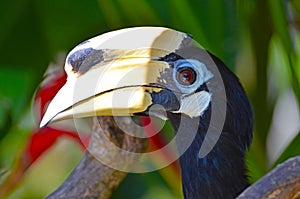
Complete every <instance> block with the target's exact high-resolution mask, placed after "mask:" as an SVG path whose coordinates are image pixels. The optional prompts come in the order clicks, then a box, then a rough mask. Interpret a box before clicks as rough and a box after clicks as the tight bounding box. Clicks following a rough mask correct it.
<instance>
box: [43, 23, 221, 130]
mask: <svg viewBox="0 0 300 199" xmlns="http://www.w3.org/2000/svg"><path fill="white" fill-rule="evenodd" d="M65 71H66V72H67V75H68V79H67V82H66V84H65V85H64V86H63V87H62V88H61V90H60V91H59V92H58V93H57V95H56V96H55V97H54V99H53V100H52V102H51V103H50V104H49V106H48V109H47V111H46V113H45V115H44V117H43V119H42V122H41V124H40V125H41V127H43V126H45V125H47V124H48V123H51V122H56V121H60V120H64V119H70V118H81V117H90V116H96V115H99V116H128V115H137V114H143V115H149V114H150V113H151V114H153V115H155V116H157V117H160V118H163V119H167V116H166V115H167V114H168V113H173V114H180V113H181V114H185V115H187V116H189V117H191V118H193V117H198V116H200V115H201V114H202V113H203V112H204V111H205V110H206V109H207V108H208V106H209V104H210V102H211V98H212V92H210V91H209V88H208V86H207V85H208V84H207V83H208V81H209V80H211V79H212V78H213V77H214V76H216V75H215V74H214V73H215V72H216V71H218V70H217V69H216V67H215V63H214V61H213V60H212V58H211V57H210V56H209V54H208V53H207V52H206V51H205V50H203V49H202V48H201V47H200V46H199V45H198V44H197V43H196V42H195V41H194V40H193V39H192V37H191V36H190V35H188V34H186V33H182V32H178V31H175V30H172V29H168V28H161V27H137V28H128V29H123V30H117V31H113V32H109V33H105V34H103V35H100V36H98V37H95V38H92V39H90V40H87V41H85V42H83V43H81V44H79V45H78V46H76V47H75V48H74V49H73V50H72V51H71V52H70V53H69V54H68V56H67V58H66V62H65ZM221 90H222V89H221Z"/></svg>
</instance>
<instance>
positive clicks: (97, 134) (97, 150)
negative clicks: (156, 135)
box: [47, 117, 146, 199]
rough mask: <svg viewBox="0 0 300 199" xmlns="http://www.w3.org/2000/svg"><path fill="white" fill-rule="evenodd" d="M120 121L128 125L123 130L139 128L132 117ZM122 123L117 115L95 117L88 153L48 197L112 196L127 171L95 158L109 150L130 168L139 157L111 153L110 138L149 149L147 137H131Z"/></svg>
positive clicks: (137, 149)
mask: <svg viewBox="0 0 300 199" xmlns="http://www.w3.org/2000/svg"><path fill="white" fill-rule="evenodd" d="M119 121H120V122H119V123H118V125H124V126H123V127H122V129H124V128H126V129H127V130H128V131H130V132H135V131H136V130H137V129H136V128H137V125H136V124H135V123H134V121H133V120H131V119H129V118H128V117H121V118H120V120H119ZM118 125H117V124H116V123H115V122H114V119H113V117H97V118H94V126H93V134H92V137H91V141H90V145H89V150H88V151H87V152H86V153H85V154H84V156H83V158H82V160H81V161H80V163H79V164H78V165H77V167H76V168H75V169H74V170H73V172H72V173H71V174H70V176H69V177H68V178H67V179H66V180H65V181H64V183H63V184H62V185H61V186H60V187H59V188H58V189H57V190H55V191H54V192H53V193H52V194H50V195H49V196H48V197H47V199H62V198H66V199H67V198H74V199H76V198H100V199H106V198H109V197H110V195H111V193H112V191H113V190H114V189H115V188H116V187H117V186H118V185H119V184H120V182H121V181H122V180H123V179H124V177H125V176H126V173H125V172H121V171H118V170H115V169H112V168H110V167H108V166H106V165H105V164H103V163H101V162H100V161H99V160H97V159H96V158H95V157H97V156H98V155H101V153H105V155H109V156H111V159H114V160H115V163H116V164H122V166H123V167H130V166H131V165H132V164H134V163H135V161H137V160H135V159H133V158H130V157H126V156H124V155H123V154H122V153H121V154H116V153H114V152H110V151H109V148H107V145H106V143H107V139H109V140H110V141H111V142H113V143H114V144H115V145H117V146H118V147H120V148H122V149H124V150H125V151H131V152H143V151H144V150H145V148H146V147H145V146H146V140H145V139H140V138H135V137H131V136H129V135H127V134H125V133H123V131H122V130H121V129H120V128H119V127H118ZM102 155H103V154H102ZM122 155H123V156H122Z"/></svg>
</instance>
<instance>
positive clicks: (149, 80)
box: [41, 27, 253, 199]
mask: <svg viewBox="0 0 300 199" xmlns="http://www.w3.org/2000/svg"><path fill="white" fill-rule="evenodd" d="M65 70H66V72H67V74H68V79H67V83H66V84H65V85H64V86H63V87H62V88H61V90H60V91H59V92H58V93H57V95H56V96H55V98H54V99H53V100H52V102H51V103H50V104H49V106H48V109H47V111H46V113H45V115H44V117H43V120H42V122H41V127H43V126H45V125H47V124H48V123H52V122H56V121H61V120H65V119H70V118H82V117H90V116H133V115H151V114H152V115H154V116H156V117H159V118H162V119H168V120H170V122H171V124H172V126H173V128H174V131H175V135H176V136H175V138H176V144H177V150H178V153H179V154H180V155H181V156H180V158H179V163H180V167H181V175H182V187H183V192H184V197H185V198H186V199H196V198H205V199H207V198H235V197H236V196H237V195H238V194H239V193H241V192H242V191H243V190H244V189H245V188H246V187H247V186H248V185H249V183H248V180H247V168H246V164H245V152H246V150H247V148H248V147H249V146H250V144H251V140H252V128H253V127H252V126H253V124H252V121H253V119H252V109H251V105H250V103H249V100H248V98H247V96H246V94H245V91H244V90H243V88H242V86H241V84H240V82H239V80H238V78H237V77H236V76H235V75H234V74H233V73H232V72H231V71H230V70H229V69H228V68H227V67H226V66H225V64H224V63H223V62H222V61H220V60H219V59H218V58H216V57H215V56H214V55H212V54H210V53H209V52H207V51H206V50H204V49H203V48H202V47H201V46H200V45H199V44H198V43H196V42H195V41H194V40H193V39H192V36H191V35H189V34H186V33H182V32H178V31H175V30H172V29H169V28H163V27H136V28H127V29H122V30H117V31H113V32H109V33H105V34H103V35H100V36H97V37H95V38H92V39H90V40H87V41H85V42H83V43H81V44H79V45H78V46H77V47H75V48H74V49H73V50H72V51H71V52H70V53H69V54H68V56H67V58H66V62H65Z"/></svg>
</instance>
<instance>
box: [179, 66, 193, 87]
mask: <svg viewBox="0 0 300 199" xmlns="http://www.w3.org/2000/svg"><path fill="white" fill-rule="evenodd" d="M176 79H177V81H178V82H179V83H180V84H182V85H184V86H189V85H192V84H193V83H195V81H196V72H195V71H194V70H193V69H192V68H190V67H180V68H179V69H178V71H177V75H176Z"/></svg>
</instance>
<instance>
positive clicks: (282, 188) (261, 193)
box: [237, 156, 300, 199]
mask: <svg viewBox="0 0 300 199" xmlns="http://www.w3.org/2000/svg"><path fill="white" fill-rule="evenodd" d="M273 198H274V199H275V198H281V199H297V198H300V156H297V157H293V158H290V159H289V160H287V161H285V162H284V163H282V164H280V165H278V166H277V167H276V168H275V169H273V170H272V171H271V172H269V173H268V174H266V175H265V176H264V177H263V178H261V179H260V180H258V181H257V182H256V183H254V184H253V185H252V186H250V187H248V188H247V189H246V190H245V191H244V192H243V193H242V194H240V195H239V196H238V198H237V199H273Z"/></svg>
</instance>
